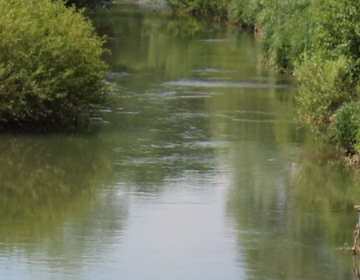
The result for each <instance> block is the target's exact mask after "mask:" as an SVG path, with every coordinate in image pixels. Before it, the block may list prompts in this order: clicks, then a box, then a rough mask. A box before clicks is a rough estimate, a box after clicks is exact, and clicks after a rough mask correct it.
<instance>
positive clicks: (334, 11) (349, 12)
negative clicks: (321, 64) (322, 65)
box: [313, 0, 360, 60]
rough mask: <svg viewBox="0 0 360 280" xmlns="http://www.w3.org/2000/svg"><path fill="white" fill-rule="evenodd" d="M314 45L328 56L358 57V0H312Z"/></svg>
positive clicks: (359, 25)
mask: <svg viewBox="0 0 360 280" xmlns="http://www.w3.org/2000/svg"><path fill="white" fill-rule="evenodd" d="M313 8H314V18H315V20H316V23H317V25H316V32H315V37H314V41H315V46H316V48H317V49H322V50H324V51H325V52H326V54H327V55H328V56H329V57H330V58H337V57H339V56H340V55H346V56H348V57H350V58H352V59H354V60H356V59H359V58H360V49H359V46H360V21H359V18H360V9H359V1H358V0H343V1H338V0H326V1H314V4H313Z"/></svg>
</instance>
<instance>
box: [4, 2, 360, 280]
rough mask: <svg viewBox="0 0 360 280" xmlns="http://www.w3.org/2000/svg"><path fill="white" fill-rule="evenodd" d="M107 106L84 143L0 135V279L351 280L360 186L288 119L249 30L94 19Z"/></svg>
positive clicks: (281, 83)
mask: <svg viewBox="0 0 360 280" xmlns="http://www.w3.org/2000/svg"><path fill="white" fill-rule="evenodd" d="M92 18H93V21H94V23H95V24H96V26H97V30H98V32H100V33H101V34H106V35H107V36H108V38H107V43H106V47H107V48H108V49H109V50H111V54H110V53H109V54H107V55H106V57H105V59H106V60H107V61H108V62H109V64H110V65H111V69H112V72H111V73H110V75H109V77H108V80H109V82H114V83H116V86H115V87H114V89H113V92H112V95H113V104H112V106H111V108H108V109H104V110H102V111H101V112H100V113H98V114H96V115H94V116H93V117H92V118H91V123H90V129H89V132H87V133H83V132H81V133H75V134H71V135H69V134H57V135H48V134H41V135H39V134H34V135H33V134H30V135H29V134H16V135H15V134H11V133H3V134H1V135H0V151H1V157H0V163H1V169H0V210H1V211H0V225H1V227H0V279H10V280H12V279H16V280H17V279H19V280H35V279H36V280H39V279H77V280H88V279H94V280H95V279H96V280H98V279H106V280H115V279H126V280H150V279H159V280H169V279H170V280H176V279H179V280H180V279H181V280H183V279H186V280H211V279H213V280H235V279H245V280H250V279H284V280H285V279H337V280H339V279H340V280H342V279H344V280H345V279H354V278H355V274H356V272H354V268H358V260H357V259H356V258H355V257H353V256H352V255H351V253H350V252H348V251H340V250H337V248H339V247H344V246H345V247H346V246H351V245H352V244H351V243H352V231H353V230H354V228H355V224H356V221H357V213H356V212H355V211H354V210H353V205H354V204H359V203H360V188H359V184H358V182H357V181H358V180H357V177H356V176H355V174H354V172H352V171H351V170H349V169H346V168H344V165H343V164H342V163H339V161H338V160H337V155H336V151H335V149H334V148H333V147H327V146H326V145H325V144H324V143H322V142H321V141H319V140H316V139H314V136H313V135H312V134H311V133H309V131H308V130H307V129H305V128H301V127H300V125H299V124H298V123H296V121H295V120H294V119H295V115H294V97H295V94H296V85H295V83H294V81H293V80H292V79H291V78H290V77H287V76H284V75H280V74H277V73H275V72H274V71H272V70H270V69H267V68H265V67H263V65H262V64H261V62H260V61H261V59H260V45H259V43H258V41H257V39H256V38H255V37H254V36H253V35H252V34H249V33H247V32H240V31H239V30H237V28H235V27H232V26H222V25H221V24H218V23H209V22H206V21H201V20H196V19H194V18H186V17H178V18H177V17H172V16H171V15H169V14H166V13H163V12H159V11H155V12H154V11H148V10H133V9H127V8H121V9H120V10H118V9H115V10H112V11H104V12H103V13H101V14H97V15H93V16H92Z"/></svg>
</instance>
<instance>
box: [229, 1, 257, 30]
mask: <svg viewBox="0 0 360 280" xmlns="http://www.w3.org/2000/svg"><path fill="white" fill-rule="evenodd" d="M262 9H263V4H262V1H261V0H231V2H230V4H229V8H228V14H229V19H230V20H231V21H233V22H237V23H240V24H244V25H246V26H250V27H254V26H255V25H256V24H257V16H258V14H259V13H260V12H261V10H262Z"/></svg>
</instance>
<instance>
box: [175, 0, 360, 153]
mask: <svg viewBox="0 0 360 280" xmlns="http://www.w3.org/2000/svg"><path fill="white" fill-rule="evenodd" d="M168 3H169V4H170V7H172V8H174V9H177V10H179V11H182V12H191V13H192V14H200V15H214V9H217V7H218V5H220V3H221V7H220V9H219V15H220V16H222V17H227V18H228V19H229V20H230V21H232V22H234V23H238V24H240V25H242V26H247V27H252V28H256V29H260V40H261V46H262V57H263V60H264V62H265V63H267V64H268V65H271V66H273V67H275V68H276V69H278V70H279V71H287V72H291V73H293V74H294V76H295V77H296V79H297V81H298V83H299V93H298V95H297V112H298V117H299V119H300V120H301V121H302V122H303V123H305V124H308V125H310V127H311V128H312V130H314V131H315V132H316V133H323V134H326V135H327V136H328V137H329V139H330V140H331V141H333V142H334V143H335V144H337V145H339V146H340V147H342V148H344V149H345V150H346V151H347V152H348V153H351V154H353V153H356V152H358V151H360V108H359V106H360V103H359V77H360V47H359V46H360V21H359V20H358V19H359V18H360V9H359V3H358V1H355V0H344V1H338V0H324V1H315V0H293V1H287V0H268V1H261V0H223V1H217V0H168ZM194 10H196V11H194ZM224 11H226V12H224ZM224 13H225V16H224Z"/></svg>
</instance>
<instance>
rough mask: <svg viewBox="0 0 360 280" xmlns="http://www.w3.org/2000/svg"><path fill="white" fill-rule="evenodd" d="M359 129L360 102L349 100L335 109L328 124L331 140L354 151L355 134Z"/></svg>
mask: <svg viewBox="0 0 360 280" xmlns="http://www.w3.org/2000/svg"><path fill="white" fill-rule="evenodd" d="M359 129H360V104H359V102H349V103H345V104H344V105H342V106H341V107H340V108H339V109H338V110H336V112H335V115H334V117H333V120H332V122H331V124H330V126H329V132H328V135H329V137H330V139H331V140H332V142H334V143H335V144H336V145H339V146H340V147H342V148H345V149H347V150H348V151H349V152H352V151H354V145H355V144H356V142H357V139H356V135H357V133H358V131H359Z"/></svg>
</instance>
